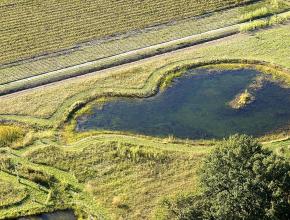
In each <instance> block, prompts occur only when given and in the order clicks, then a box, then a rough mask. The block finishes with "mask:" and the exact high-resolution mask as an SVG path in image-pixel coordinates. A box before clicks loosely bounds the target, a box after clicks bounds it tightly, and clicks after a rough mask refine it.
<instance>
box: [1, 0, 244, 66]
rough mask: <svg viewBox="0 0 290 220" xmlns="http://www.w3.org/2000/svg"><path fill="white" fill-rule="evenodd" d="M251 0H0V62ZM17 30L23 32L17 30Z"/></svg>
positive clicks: (52, 50)
mask: <svg viewBox="0 0 290 220" xmlns="http://www.w3.org/2000/svg"><path fill="white" fill-rule="evenodd" d="M248 1H249V0H223V1H221V0H202V1H192V0H185V1H180V0H178V1H176V0H169V1H161V0H158V1H156V0H147V1H138V0H134V1H132V0H122V1H116V0H110V1H108V0H98V1H96V0H88V1H86V3H85V4H84V3H83V1H79V0H73V1H70V0H64V1H47V2H45V3H44V2H43V1H39V0H28V1H16V0H10V1H7V0H6V1H2V2H1V3H0V6H1V7H0V14H1V20H0V24H1V32H0V42H1V43H0V47H1V48H2V53H3V54H2V55H1V57H0V63H1V64H3V63H10V62H12V61H15V60H19V59H22V58H27V57H31V56H36V55H39V54H44V53H48V52H54V51H58V50H61V49H65V48H69V47H74V46H77V45H78V44H79V43H82V42H85V41H89V40H92V39H98V38H101V37H106V36H110V35H115V34H117V33H122V32H127V31H130V30H135V29H140V28H141V29H142V28H144V27H147V26H152V25H156V24H160V23H166V22H169V21H172V20H179V19H183V18H186V17H192V16H195V15H200V14H204V13H206V12H211V11H215V10H217V9H221V8H224V7H228V6H233V5H235V4H237V3H244V2H248ZM19 33H22V34H21V36H20V35H19Z"/></svg>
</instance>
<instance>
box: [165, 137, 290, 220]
mask: <svg viewBox="0 0 290 220" xmlns="http://www.w3.org/2000/svg"><path fill="white" fill-rule="evenodd" d="M199 177H200V186H201V193H200V194H198V195H190V196H184V197H181V198H180V197H177V199H176V201H175V202H173V203H172V200H168V201H165V202H164V203H165V204H166V205H167V208H168V209H169V210H170V214H171V215H173V216H175V217H177V218H178V219H289V217H290V204H289V192H290V164H289V162H288V161H287V160H286V159H285V158H284V157H280V156H277V155H275V154H273V153H271V152H270V151H269V150H266V149H263V148H262V146H261V145H260V144H259V143H258V142H257V141H256V140H254V139H253V138H252V137H249V136H246V135H241V136H239V135H235V136H232V137H230V138H229V139H228V140H226V141H223V142H222V143H220V144H218V146H217V147H216V148H215V149H214V151H213V152H212V153H211V154H210V155H209V156H207V157H206V158H205V159H204V160H203V163H202V166H201V168H200V170H199Z"/></svg>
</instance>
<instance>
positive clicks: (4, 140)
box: [0, 125, 24, 147]
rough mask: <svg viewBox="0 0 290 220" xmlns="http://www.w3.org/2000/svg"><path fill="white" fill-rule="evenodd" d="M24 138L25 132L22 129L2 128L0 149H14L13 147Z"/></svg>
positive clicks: (13, 127) (7, 126) (5, 126)
mask: <svg viewBox="0 0 290 220" xmlns="http://www.w3.org/2000/svg"><path fill="white" fill-rule="evenodd" d="M23 137H24V131H23V129H22V128H20V127H16V126H12V125H11V126H10V125H2V126H0V147H12V145H13V144H14V143H15V142H17V141H19V140H20V139H21V138H23Z"/></svg>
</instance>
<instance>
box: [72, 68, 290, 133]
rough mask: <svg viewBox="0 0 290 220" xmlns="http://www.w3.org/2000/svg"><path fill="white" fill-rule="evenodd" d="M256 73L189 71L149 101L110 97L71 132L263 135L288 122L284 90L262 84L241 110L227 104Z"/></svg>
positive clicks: (288, 95)
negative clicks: (111, 98) (110, 99)
mask: <svg viewBox="0 0 290 220" xmlns="http://www.w3.org/2000/svg"><path fill="white" fill-rule="evenodd" d="M261 75H265V74H262V73H260V72H258V71H256V70H250V69H239V70H224V71H218V70H206V69H201V70H189V71H188V72H187V73H186V74H184V75H183V76H182V77H180V78H177V79H175V80H174V82H173V83H172V85H171V86H170V87H169V88H167V89H166V90H164V91H162V92H159V93H158V94H157V95H155V96H153V97H150V98H143V99H140V98H139V99H137V98H136V99H132V98H115V99H114V100H112V101H109V102H107V103H106V104H104V106H102V108H100V107H97V106H96V107H94V108H93V110H92V113H91V114H87V115H82V116H80V117H79V118H78V119H77V130H78V131H86V130H98V129H99V130H111V131H127V132H131V133H137V134H144V135H151V136H159V137H167V136H169V135H172V136H174V137H178V138H189V139H209V138H222V137H227V136H229V135H231V134H235V133H243V134H250V135H254V136H260V135H264V134H266V133H268V132H271V131H274V130H276V129H278V128H281V127H283V126H286V125H287V124H289V122H290V89H289V88H283V87H281V86H280V85H279V84H277V83H275V82H273V81H271V80H268V81H266V82H265V83H263V86H262V87H261V88H260V89H257V91H255V94H254V96H255V97H254V98H255V100H254V101H253V102H251V103H249V104H248V105H246V106H244V107H243V108H242V109H235V108H233V107H231V106H230V105H229V103H230V102H231V101H232V100H233V99H235V97H237V95H238V94H239V93H241V92H243V91H247V90H245V89H247V87H249V85H251V83H252V82H253V81H254V80H255V79H257V77H259V76H261Z"/></svg>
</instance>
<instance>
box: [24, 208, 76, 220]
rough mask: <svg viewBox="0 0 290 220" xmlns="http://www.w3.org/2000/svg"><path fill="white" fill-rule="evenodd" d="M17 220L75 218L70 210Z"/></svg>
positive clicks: (67, 219)
mask: <svg viewBox="0 0 290 220" xmlns="http://www.w3.org/2000/svg"><path fill="white" fill-rule="evenodd" d="M18 219H19V220H76V219H77V218H76V216H75V214H74V212H73V211H72V210H63V211H55V212H51V213H43V214H40V215H34V216H27V217H21V218H18Z"/></svg>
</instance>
